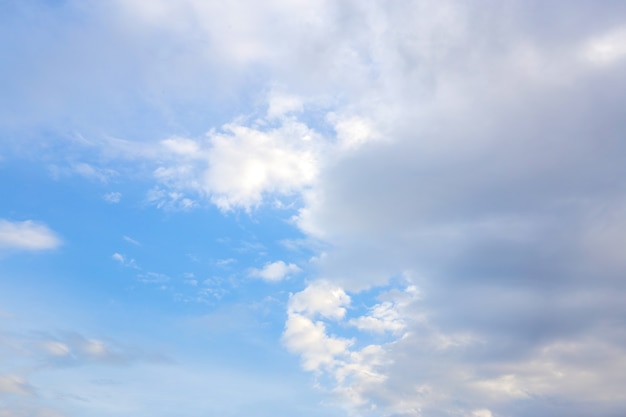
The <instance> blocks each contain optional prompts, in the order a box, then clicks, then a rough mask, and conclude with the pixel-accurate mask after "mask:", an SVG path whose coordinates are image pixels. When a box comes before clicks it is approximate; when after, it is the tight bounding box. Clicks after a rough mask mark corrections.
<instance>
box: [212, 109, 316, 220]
mask: <svg viewBox="0 0 626 417" xmlns="http://www.w3.org/2000/svg"><path fill="white" fill-rule="evenodd" d="M224 129H225V133H224V134H218V133H216V134H212V135H211V146H212V147H211V151H210V153H209V154H208V169H207V171H206V172H205V173H204V178H203V180H204V181H203V184H202V187H203V188H204V191H205V192H207V194H209V195H211V200H212V201H213V202H214V203H215V204H216V205H217V206H218V207H220V208H221V209H223V210H229V209H231V208H233V207H237V206H239V207H244V208H246V209H250V208H251V207H254V206H257V205H259V204H260V203H261V201H262V198H263V194H265V193H279V194H290V193H294V192H297V191H301V190H302V189H303V188H304V187H306V186H307V185H310V184H311V183H312V181H313V180H314V179H315V177H316V175H317V169H318V168H317V162H316V158H317V155H316V154H315V152H314V146H315V143H314V142H315V141H316V140H317V139H316V136H317V135H316V134H315V132H313V131H311V130H310V129H308V128H307V127H306V126H305V125H303V124H301V123H297V122H292V121H286V122H285V123H283V124H282V125H281V126H280V127H278V128H276V129H270V130H267V131H264V130H259V129H255V128H249V127H246V126H241V125H227V126H225V127H224ZM312 142H313V143H312Z"/></svg>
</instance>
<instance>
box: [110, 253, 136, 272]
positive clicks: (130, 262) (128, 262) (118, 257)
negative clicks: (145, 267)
mask: <svg viewBox="0 0 626 417" xmlns="http://www.w3.org/2000/svg"><path fill="white" fill-rule="evenodd" d="M111 259H113V260H114V261H116V262H119V263H120V264H122V265H124V266H125V267H128V268H134V269H141V268H140V267H139V265H137V262H136V261H135V260H134V259H132V258H131V259H128V258H126V256H124V255H122V254H121V253H118V252H115V253H114V254H113V255H111Z"/></svg>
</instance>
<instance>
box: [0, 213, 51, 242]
mask: <svg viewBox="0 0 626 417" xmlns="http://www.w3.org/2000/svg"><path fill="white" fill-rule="evenodd" d="M60 245H61V239H60V238H59V237H58V236H57V234H56V233H54V232H53V231H52V230H51V229H50V228H49V227H48V226H46V225H45V224H42V223H38V222H35V221H32V220H26V221H21V222H19V221H18V222H12V221H9V220H5V219H0V249H2V248H6V249H19V250H45V249H54V248H57V247H58V246H60Z"/></svg>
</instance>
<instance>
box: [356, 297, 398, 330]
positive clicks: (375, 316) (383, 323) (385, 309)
mask: <svg viewBox="0 0 626 417" xmlns="http://www.w3.org/2000/svg"><path fill="white" fill-rule="evenodd" d="M349 323H350V324H351V325H353V326H355V327H356V328H358V329H359V330H366V331H371V332H376V333H384V332H391V333H398V332H401V331H403V330H404V329H405V328H406V323H405V322H404V320H403V318H402V317H400V315H399V313H398V311H397V310H396V308H395V306H394V305H393V304H392V303H389V302H385V303H381V304H377V305H375V306H373V307H372V308H371V309H370V313H369V314H367V315H365V316H361V317H358V318H355V319H351V320H350V321H349Z"/></svg>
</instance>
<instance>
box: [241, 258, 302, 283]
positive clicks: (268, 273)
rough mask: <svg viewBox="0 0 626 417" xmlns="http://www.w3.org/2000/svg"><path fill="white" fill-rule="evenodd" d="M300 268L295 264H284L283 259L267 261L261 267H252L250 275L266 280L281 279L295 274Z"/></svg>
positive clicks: (274, 280)
mask: <svg viewBox="0 0 626 417" xmlns="http://www.w3.org/2000/svg"><path fill="white" fill-rule="evenodd" d="M300 271H301V269H300V268H299V267H298V265H296V264H286V263H285V262H283V261H276V262H269V263H267V264H265V266H263V268H261V269H256V268H253V269H252V270H251V271H250V276H253V277H258V278H262V279H264V280H266V281H270V282H276V281H282V280H283V279H285V278H287V277H289V276H290V275H294V274H297V273H298V272H300Z"/></svg>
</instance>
